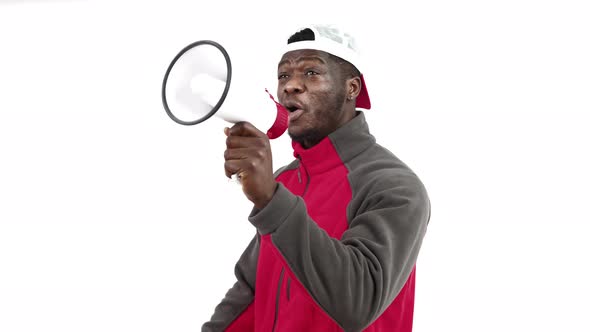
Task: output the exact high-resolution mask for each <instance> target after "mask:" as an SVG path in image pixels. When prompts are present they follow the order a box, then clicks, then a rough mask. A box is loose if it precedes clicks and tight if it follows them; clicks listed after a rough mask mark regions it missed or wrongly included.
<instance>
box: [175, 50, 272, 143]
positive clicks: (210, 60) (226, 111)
mask: <svg viewBox="0 0 590 332" xmlns="http://www.w3.org/2000/svg"><path fill="white" fill-rule="evenodd" d="M214 44H215V45H213V44H208V43H194V44H193V46H192V47H190V46H189V47H187V49H188V50H187V49H185V51H184V52H183V53H181V54H179V57H178V58H177V59H176V62H174V63H173V64H172V65H171V66H172V67H171V69H170V70H169V74H168V77H167V81H166V83H165V84H166V85H165V87H164V89H165V91H164V93H165V100H166V101H167V103H168V109H169V113H171V115H172V116H173V118H174V117H175V118H176V119H177V120H180V121H181V123H184V124H197V123H200V122H202V121H204V120H206V119H208V118H209V117H211V116H212V115H215V116H216V117H218V118H221V119H223V120H225V121H227V122H230V123H237V122H240V121H248V122H250V123H252V124H253V125H254V126H256V127H257V128H258V129H259V130H261V131H264V132H266V130H268V129H269V128H270V127H271V126H272V125H273V123H274V121H275V119H276V117H277V107H276V104H275V102H274V101H273V100H272V99H271V98H270V96H269V94H268V93H267V92H266V89H265V87H264V86H262V85H260V86H259V85H257V84H256V82H255V81H253V80H252V79H251V78H248V77H247V76H248V75H247V72H246V70H244V68H239V66H238V67H237V68H236V67H235V66H232V61H230V54H228V52H227V51H225V48H223V46H221V45H220V44H218V43H214ZM222 50H223V51H222ZM224 52H225V54H224ZM236 62H237V63H240V62H239V61H236Z"/></svg>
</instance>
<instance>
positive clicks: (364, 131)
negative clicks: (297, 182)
mask: <svg viewBox="0 0 590 332" xmlns="http://www.w3.org/2000/svg"><path fill="white" fill-rule="evenodd" d="M374 143H375V138H374V137H373V135H371V133H370V132H369V126H368V124H367V121H366V119H365V115H364V113H363V112H357V116H355V117H354V118H353V119H352V120H350V121H349V122H347V123H346V124H344V125H343V126H342V127H340V128H338V129H336V130H335V131H334V132H332V133H331V134H330V135H328V136H327V137H326V138H324V139H323V140H321V141H320V142H319V143H318V144H316V145H314V146H312V147H311V148H309V149H304V148H303V147H302V146H301V144H299V143H298V142H295V141H292V143H291V144H292V146H293V155H294V156H295V157H296V158H298V159H299V160H300V161H301V163H302V164H303V165H304V167H305V169H306V170H307V172H309V173H310V174H313V173H316V174H317V173H323V172H325V171H328V170H330V169H332V168H334V167H337V166H339V165H342V164H346V163H347V162H348V161H349V160H351V159H352V158H353V157H355V156H356V155H358V154H359V153H361V152H362V151H364V150H366V149H367V148H368V147H369V146H371V145H372V144H374Z"/></svg>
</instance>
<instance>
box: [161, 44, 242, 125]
mask: <svg viewBox="0 0 590 332" xmlns="http://www.w3.org/2000/svg"><path fill="white" fill-rule="evenodd" d="M200 45H211V46H214V47H216V48H217V49H218V50H219V51H220V52H221V54H223V56H224V57H225V63H226V64H227V79H226V82H225V89H224V90H223V95H222V96H221V98H219V101H218V102H217V104H216V105H215V106H214V107H213V108H212V109H211V111H210V112H209V113H208V114H207V115H205V116H204V117H201V118H200V119H197V120H195V121H183V120H180V119H179V118H177V117H176V116H174V114H172V111H170V107H168V101H167V100H166V84H167V83H168V76H169V75H170V71H171V70H172V67H174V65H175V64H176V62H177V61H178V59H180V57H182V56H183V55H184V54H185V53H186V52H188V51H190V50H191V49H193V48H195V47H197V46H200ZM231 75H232V67H231V61H230V59H229V54H228V53H227V51H226V50H225V48H223V46H221V44H219V43H217V42H215V41H212V40H199V41H196V42H194V43H192V44H190V45H188V46H186V47H185V48H183V49H182V50H181V51H180V52H179V53H178V54H177V55H176V56H175V57H174V59H173V60H172V62H171V63H170V65H169V66H168V69H167V70H166V74H165V75H164V81H163V82H162V103H163V104H164V109H165V110H166V113H167V114H168V116H169V117H170V118H171V119H172V120H174V121H175V122H177V123H179V124H182V125H185V126H192V125H196V124H198V123H201V122H203V121H205V120H207V119H209V118H210V117H211V116H213V114H215V113H216V112H217V111H218V110H219V107H221V105H222V104H223V102H224V101H225V97H227V93H228V92H229V86H230V82H231Z"/></svg>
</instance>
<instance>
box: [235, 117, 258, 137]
mask: <svg viewBox="0 0 590 332" xmlns="http://www.w3.org/2000/svg"><path fill="white" fill-rule="evenodd" d="M229 135H230V136H233V135H235V136H251V137H267V136H266V134H265V133H263V132H261V131H260V130H258V128H256V127H254V125H252V124H251V123H250V122H245V121H243V122H238V123H236V124H235V125H234V126H233V127H231V128H230V129H229Z"/></svg>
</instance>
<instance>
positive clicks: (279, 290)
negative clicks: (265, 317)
mask: <svg viewBox="0 0 590 332" xmlns="http://www.w3.org/2000/svg"><path fill="white" fill-rule="evenodd" d="M284 274H285V268H284V267H283V268H282V269H281V276H280V277H279V285H278V286H277V298H276V304H275V320H274V322H273V323H272V330H273V332H274V331H275V330H276V328H277V319H278V317H279V303H280V302H279V301H280V299H281V286H282V285H283V275H284Z"/></svg>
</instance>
